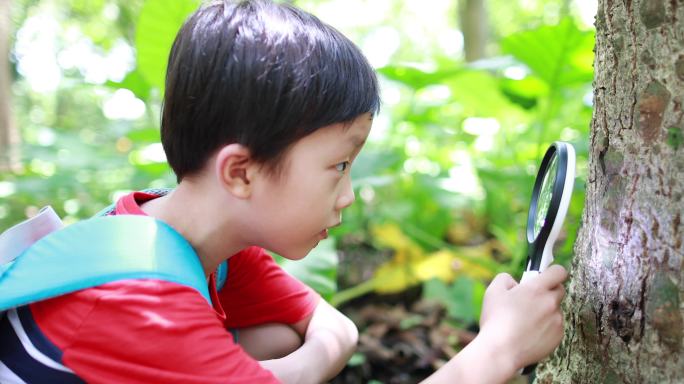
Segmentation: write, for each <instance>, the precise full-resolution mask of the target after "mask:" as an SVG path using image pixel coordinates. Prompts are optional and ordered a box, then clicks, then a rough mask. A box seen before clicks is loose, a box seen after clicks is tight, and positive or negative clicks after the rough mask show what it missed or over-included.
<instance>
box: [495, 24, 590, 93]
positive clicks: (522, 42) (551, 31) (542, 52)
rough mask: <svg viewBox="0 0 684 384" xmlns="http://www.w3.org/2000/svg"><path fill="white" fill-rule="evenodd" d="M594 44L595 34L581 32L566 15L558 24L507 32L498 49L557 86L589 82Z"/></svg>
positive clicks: (551, 84)
mask: <svg viewBox="0 0 684 384" xmlns="http://www.w3.org/2000/svg"><path fill="white" fill-rule="evenodd" d="M593 44H594V33H593V32H589V31H581V30H580V29H579V28H577V26H576V25H575V24H574V22H573V21H572V20H571V19H569V18H567V19H563V20H562V21H561V22H560V23H558V24H557V25H553V26H542V27H539V28H537V29H534V30H530V31H524V32H519V33H515V34H513V35H510V36H508V37H506V38H504V39H503V40H502V41H501V49H502V50H503V51H504V52H505V53H509V54H511V55H513V56H514V57H515V58H516V59H517V60H519V61H521V62H522V63H524V64H525V65H527V66H528V67H529V68H530V69H531V70H532V72H534V73H535V74H536V75H537V76H539V77H540V78H541V79H543V80H544V81H545V82H547V83H548V84H549V85H550V86H552V87H557V86H561V85H571V84H581V83H585V82H587V81H591V79H592V76H593V71H592V62H593V54H592V53H591V49H592V47H593Z"/></svg>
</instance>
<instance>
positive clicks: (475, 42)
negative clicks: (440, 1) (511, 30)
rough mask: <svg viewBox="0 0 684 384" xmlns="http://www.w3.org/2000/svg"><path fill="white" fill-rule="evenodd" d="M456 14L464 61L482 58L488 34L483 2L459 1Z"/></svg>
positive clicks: (477, 0)
mask: <svg viewBox="0 0 684 384" xmlns="http://www.w3.org/2000/svg"><path fill="white" fill-rule="evenodd" d="M458 14H459V20H460V23H461V32H462V33H463V51H464V52H465V59H466V61H467V62H471V61H475V60H479V59H482V58H484V57H485V55H486V48H487V34H488V33H489V32H488V24H489V23H488V22H487V11H486V10H485V0H459V3H458Z"/></svg>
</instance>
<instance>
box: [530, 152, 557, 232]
mask: <svg viewBox="0 0 684 384" xmlns="http://www.w3.org/2000/svg"><path fill="white" fill-rule="evenodd" d="M557 172H558V156H556V155H554V156H553V160H551V165H549V168H548V169H547V170H546V175H544V181H543V182H542V187H541V190H540V192H539V199H538V200H537V214H536V215H535V220H534V238H535V239H536V238H537V236H538V235H539V232H541V229H542V227H543V226H544V223H545V222H546V214H547V213H548V212H549V206H550V205H551V198H552V197H553V184H554V181H555V180H556V173H557Z"/></svg>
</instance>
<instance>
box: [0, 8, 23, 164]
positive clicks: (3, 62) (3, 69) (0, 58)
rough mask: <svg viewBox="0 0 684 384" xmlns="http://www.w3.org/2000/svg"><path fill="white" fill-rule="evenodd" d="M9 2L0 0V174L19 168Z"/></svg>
mask: <svg viewBox="0 0 684 384" xmlns="http://www.w3.org/2000/svg"><path fill="white" fill-rule="evenodd" d="M10 31H11V19H10V0H0V172H5V171H8V170H13V169H17V168H18V166H19V132H18V130H17V127H16V125H15V124H14V119H13V118H12V108H11V100H12V98H11V94H12V92H11V86H12V77H11V75H10V62H9V52H10V43H9V41H10Z"/></svg>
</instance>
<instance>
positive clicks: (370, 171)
mask: <svg viewBox="0 0 684 384" xmlns="http://www.w3.org/2000/svg"><path fill="white" fill-rule="evenodd" d="M296 3H297V4H299V5H301V6H302V7H304V8H305V9H308V10H310V11H312V12H314V13H316V14H318V12H321V13H325V12H324V11H326V9H328V8H330V7H334V6H337V7H338V8H339V9H343V8H344V7H345V6H346V7H355V6H357V7H359V6H361V5H359V4H361V3H362V2H360V0H359V1H354V2H346V3H345V2H340V1H332V0H331V1H323V0H321V1H300V2H296ZM357 3H359V4H357ZM408 3H409V2H406V4H404V2H402V1H393V2H383V4H389V5H387V6H386V7H385V8H386V9H385V12H386V13H385V14H383V15H380V16H378V15H377V14H372V15H370V16H369V15H365V16H364V17H366V18H365V19H364V18H362V19H360V20H359V21H358V27H357V28H355V29H352V30H350V31H348V30H347V29H345V28H350V27H348V26H347V27H345V26H346V25H347V24H348V23H352V24H353V22H354V20H346V19H345V20H343V21H341V23H342V25H341V26H339V28H340V29H342V30H343V31H344V32H346V33H348V34H349V35H350V36H351V37H352V39H354V40H355V41H357V42H359V44H360V45H361V46H362V47H365V45H364V43H366V42H368V41H370V40H369V39H371V37H373V36H376V37H377V35H378V33H380V34H381V35H382V34H385V35H382V36H385V37H386V39H389V40H388V41H392V39H393V37H392V36H394V37H396V39H398V42H399V43H397V44H395V49H394V51H392V52H390V54H389V55H388V56H387V60H386V62H385V63H383V64H382V65H381V66H380V67H379V68H378V73H379V75H380V78H381V84H382V89H383V100H384V107H383V111H382V113H381V114H380V115H379V116H378V117H377V118H376V122H375V124H374V129H373V132H372V133H371V139H370V140H369V144H368V145H367V147H366V148H365V149H364V151H363V152H362V153H361V155H360V157H359V158H358V160H357V161H356V163H355V164H354V167H353V168H352V175H353V178H354V180H355V188H356V191H357V196H358V197H359V198H358V199H357V203H356V204H355V205H353V206H352V207H350V208H349V209H347V211H346V212H345V216H344V219H345V221H344V224H343V226H342V227H340V228H338V229H337V230H336V232H334V233H333V235H334V237H335V238H336V239H337V242H332V241H331V242H327V243H325V244H323V246H322V247H321V249H319V250H316V251H315V252H314V255H312V257H311V258H310V260H309V261H308V262H305V263H302V264H297V263H291V262H287V261H285V264H286V268H287V269H288V270H290V271H291V272H292V273H294V274H296V275H297V276H300V277H301V278H302V279H303V280H305V281H306V282H307V283H309V284H311V285H312V286H313V287H314V288H316V289H317V290H319V292H321V293H322V294H323V295H324V296H325V297H326V298H330V299H331V300H333V302H335V303H337V304H341V303H342V302H344V301H346V300H349V299H352V298H354V297H357V296H359V295H362V294H365V293H367V292H369V291H372V290H375V291H381V292H382V291H396V290H401V289H406V288H407V287H409V286H411V285H415V284H425V286H424V294H425V296H426V297H428V298H432V299H435V300H438V301H442V302H444V303H445V305H446V307H447V308H448V311H449V313H450V314H451V315H452V316H453V317H454V318H455V319H459V320H461V321H463V322H474V321H476V320H477V318H478V316H479V310H480V305H481V299H482V294H483V292H484V284H486V283H487V280H488V279H489V278H491V276H492V275H493V274H494V273H496V272H500V271H507V272H510V273H512V274H514V275H517V276H519V275H520V274H521V271H522V267H523V265H522V264H523V262H524V257H525V251H526V249H525V241H524V230H525V223H526V216H527V208H528V203H529V199H530V195H531V190H532V184H533V180H534V177H535V175H536V170H537V166H538V163H539V161H540V159H541V156H542V155H543V153H544V151H545V149H546V147H547V146H548V145H549V144H550V143H551V142H553V141H555V140H564V141H569V142H571V143H572V144H573V145H574V146H575V148H576V150H577V154H578V167H577V171H578V179H577V182H576V185H575V193H574V196H573V200H572V203H571V207H570V210H569V213H568V218H567V219H566V227H565V228H566V230H565V232H564V240H563V241H562V242H561V243H560V244H559V245H558V249H557V251H556V258H557V260H559V261H560V262H561V263H565V264H567V263H568V261H569V259H570V257H571V255H572V244H573V243H574V239H575V235H576V233H577V229H578V227H579V223H580V218H581V212H582V204H583V200H584V180H585V177H586V172H585V168H586V166H585V165H586V157H587V150H588V148H587V146H588V139H587V137H588V129H589V121H590V118H591V80H592V61H593V53H592V47H593V41H594V35H593V31H592V30H590V29H588V28H586V27H580V26H579V25H580V23H579V21H578V18H577V17H576V15H574V14H573V13H572V12H570V11H569V9H570V8H568V4H569V2H568V1H532V2H526V3H529V4H533V5H534V6H527V7H522V8H521V5H520V4H518V3H516V2H513V3H511V2H504V1H498V0H491V1H490V3H489V4H490V11H491V12H490V13H491V14H490V23H491V24H492V31H491V35H492V36H493V37H494V38H495V39H494V40H493V41H492V42H491V43H490V45H491V47H490V49H489V50H490V51H492V52H493V54H492V55H491V56H490V57H489V58H487V59H483V60H480V61H477V62H473V63H465V62H464V61H463V59H462V52H458V51H456V52H453V53H448V52H446V51H445V50H444V49H442V48H440V43H438V42H435V41H422V43H424V44H412V43H411V42H413V41H415V40H416V39H417V40H420V39H421V36H420V35H419V36H416V32H415V28H424V29H425V30H427V29H429V28H430V26H422V27H420V26H419V27H415V26H414V27H415V28H414V29H410V28H408V26H407V24H402V23H403V21H402V20H403V18H406V17H411V13H410V9H411V6H410V5H407V4H408ZM413 3H415V2H412V4H413ZM456 3H457V2H456V1H451V2H448V1H447V2H444V4H446V5H445V9H447V10H449V12H452V11H453V10H454V9H455V4H456ZM197 4H198V1H196V0H175V1H173V2H168V1H163V0H135V1H128V0H126V1H124V0H117V1H105V0H99V1H94V0H88V1H86V0H80V1H76V0H73V1H67V0H41V1H37V0H23V1H16V2H15V3H14V11H13V17H14V24H15V27H16V31H18V33H17V34H16V35H15V36H13V37H12V38H13V41H14V42H15V50H14V51H13V62H12V68H13V70H14V71H15V72H14V76H15V82H14V86H13V94H14V99H13V105H14V112H15V119H16V121H17V124H18V126H19V127H20V129H21V134H22V139H23V144H22V148H21V151H22V157H23V159H22V160H23V167H22V168H21V169H19V170H17V171H15V172H6V173H3V174H2V175H0V230H4V229H6V228H8V227H9V226H11V225H12V224H13V223H16V222H19V221H21V220H23V219H24V218H26V217H27V216H30V215H32V214H33V213H35V212H37V210H38V209H39V208H40V207H42V206H44V205H48V204H50V205H52V206H53V207H54V208H55V209H56V210H57V212H58V213H59V214H60V215H61V216H63V217H64V218H65V220H66V221H67V222H74V221H76V220H80V219H83V218H87V217H89V216H91V215H92V214H94V213H96V212H97V211H99V210H100V209H101V208H102V207H104V206H105V205H107V204H110V203H111V202H112V201H114V200H115V199H116V198H117V197H118V196H120V195H122V194H123V193H126V192H128V191H130V190H136V189H144V188H156V187H172V186H173V185H174V184H175V178H174V177H173V175H172V173H171V172H170V170H169V168H168V167H167V166H166V164H165V162H164V158H163V154H161V155H160V145H159V127H158V125H159V124H158V122H159V110H160V104H161V95H162V93H163V79H164V68H165V65H166V59H167V55H168V50H169V48H170V46H171V42H172V40H173V37H174V35H175V32H176V31H177V29H178V27H179V26H180V25H181V23H182V21H183V20H184V18H185V17H186V15H187V14H188V13H189V12H191V11H192V10H193V9H194V8H195V7H196V6H197ZM345 4H346V5H345ZM364 4H367V5H368V6H370V4H371V3H364ZM373 4H374V6H378V4H379V3H378V2H376V3H373ZM529 4H528V5H529ZM413 6H415V4H414V5H413ZM326 7H328V8H326ZM340 7H342V8H340ZM523 8H524V9H523ZM407 9H409V11H407ZM327 12H330V10H329V9H328V11H327ZM407 12H408V16H407V15H406V14H407ZM511 15H513V16H511ZM516 15H517V17H518V18H517V19H516V18H515V16H516ZM368 17H370V18H373V19H372V20H370V21H368ZM452 18H453V19H454V20H451V18H449V17H446V18H445V20H446V21H441V22H437V21H435V26H433V27H435V28H436V26H440V28H442V30H440V31H438V32H437V34H438V35H440V34H441V35H442V36H458V29H457V26H456V25H455V19H456V17H455V13H454V16H453V17H452ZM40 20H49V21H51V22H52V24H50V25H52V27H51V28H52V29H51V30H52V31H53V32H54V33H53V34H52V35H50V36H48V37H45V36H43V37H42V39H43V40H40V39H38V38H33V39H32V38H31V37H30V31H31V25H32V23H34V24H35V23H36V21H40ZM378 20H379V21H378ZM328 21H329V22H331V23H332V20H328ZM345 23H347V24H345ZM373 23H375V24H373ZM333 24H335V23H333ZM378 31H380V32H378ZM27 36H28V37H27ZM387 36H389V37H387ZM431 36H433V35H431ZM46 39H47V40H46ZM37 40H40V41H42V42H43V43H45V41H48V42H49V44H48V45H49V46H50V48H51V49H52V50H53V51H52V55H53V61H54V63H56V64H54V65H58V70H59V82H58V85H57V86H56V87H53V88H52V89H41V88H40V87H36V86H35V84H33V83H32V82H31V81H30V80H31V79H30V78H29V73H28V71H27V70H23V69H22V61H27V60H28V59H27V58H30V52H28V51H26V48H21V46H22V44H23V46H25V45H27V44H36V47H37V48H35V49H44V47H39V45H38V43H36V41H37ZM423 40H425V39H423ZM40 41H39V42H40ZM404 43H405V44H404ZM388 44H389V43H388ZM389 45H392V44H389ZM70 47H81V48H83V47H85V48H83V49H82V51H76V52H75V53H74V52H72V53H69V48H70ZM121 47H123V48H121ZM125 48H128V52H130V53H129V55H130V56H131V63H130V65H128V66H126V65H124V66H123V68H124V70H123V72H122V73H118V74H112V73H109V74H107V75H105V76H104V77H103V76H102V75H100V76H99V77H98V76H97V73H96V72H97V71H94V70H93V68H96V67H97V66H98V65H99V66H105V67H106V66H109V65H113V64H111V63H112V61H111V60H114V59H112V57H113V56H112V57H109V59H108V60H110V61H102V60H105V59H104V58H107V57H108V56H107V55H109V54H112V52H119V51H116V50H117V49H119V50H120V52H123V53H119V54H118V55H119V56H117V57H122V56H123V57H125V56H126V52H127V51H126V49H125ZM371 48H372V45H371ZM364 49H366V48H364ZM133 52H135V54H134V56H133ZM84 55H85V56H84ZM112 55H113V54H112ZM89 57H90V58H92V57H96V58H100V59H101V61H99V62H98V61H97V60H90V61H88V60H86V59H87V58H89ZM119 61H121V60H119ZM124 62H125V60H124ZM88 63H90V64H88ZM88 65H89V66H88ZM119 67H121V65H119ZM117 103H118V104H117ZM117 108H118V109H117ZM122 109H123V110H122ZM388 225H391V226H396V228H398V229H397V230H392V231H388V230H382V229H383V228H385V229H386V228H387V226H388ZM383 236H384V237H392V238H383ZM333 244H338V248H339V249H341V250H342V251H344V252H362V253H363V255H364V256H365V257H367V258H370V259H372V258H375V257H379V256H378V255H379V254H380V253H385V254H386V253H387V252H386V251H387V250H388V249H389V250H390V252H389V254H390V255H391V257H390V259H389V260H385V261H384V264H383V266H382V267H381V268H380V270H384V271H385V273H389V274H388V275H385V276H394V277H391V278H392V279H396V276H400V275H401V276H403V277H402V278H400V280H401V282H400V283H397V281H396V280H393V282H394V283H395V284H393V287H395V288H393V289H385V290H383V289H382V285H383V284H384V283H383V281H385V282H386V281H388V280H382V276H380V277H377V278H376V279H375V280H374V282H373V283H368V282H367V281H366V282H365V283H364V281H365V280H359V279H357V280H354V279H353V278H350V277H345V276H339V277H338V276H337V275H338V265H337V258H336V254H335V252H334V245H333ZM381 251H382V252H381ZM407 255H408V256H407ZM313 256H315V257H313ZM307 260H308V259H307ZM376 264H377V263H376ZM383 268H384V269H383ZM445 268H446V270H447V272H448V273H444V269H445ZM388 271H389V272H388ZM483 271H484V273H483ZM395 273H398V274H399V275H397V274H395ZM338 278H339V279H340V280H341V281H346V282H347V284H345V285H350V284H351V286H343V287H342V288H343V290H341V291H338V290H337V284H336V282H337V280H338ZM385 278H386V277H385ZM366 280H367V279H366Z"/></svg>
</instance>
